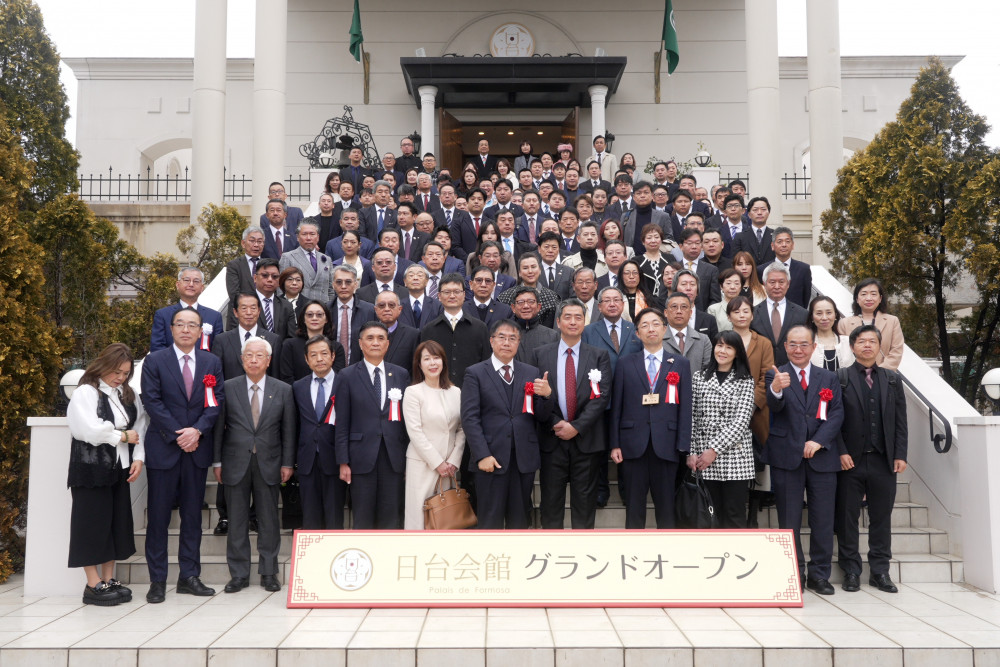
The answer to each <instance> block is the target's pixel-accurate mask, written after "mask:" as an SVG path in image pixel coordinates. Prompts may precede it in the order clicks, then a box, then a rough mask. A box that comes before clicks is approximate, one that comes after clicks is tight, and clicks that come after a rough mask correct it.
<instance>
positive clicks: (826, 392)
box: [816, 389, 833, 421]
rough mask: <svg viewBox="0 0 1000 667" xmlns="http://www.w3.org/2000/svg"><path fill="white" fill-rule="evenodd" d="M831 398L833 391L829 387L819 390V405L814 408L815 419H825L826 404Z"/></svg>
mask: <svg viewBox="0 0 1000 667" xmlns="http://www.w3.org/2000/svg"><path fill="white" fill-rule="evenodd" d="M832 400H833V392H832V391H831V390H830V389H820V390H819V407H818V408H816V419H820V420H822V421H826V411H827V406H828V405H829V404H830V401H832Z"/></svg>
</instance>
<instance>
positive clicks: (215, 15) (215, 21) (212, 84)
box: [191, 0, 226, 224]
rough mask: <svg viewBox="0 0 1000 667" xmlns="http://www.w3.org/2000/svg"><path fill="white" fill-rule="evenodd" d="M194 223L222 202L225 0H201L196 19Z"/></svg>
mask: <svg viewBox="0 0 1000 667" xmlns="http://www.w3.org/2000/svg"><path fill="white" fill-rule="evenodd" d="M194 25H195V28H194V92H193V95H192V114H193V121H192V122H193V126H192V128H191V224H195V223H196V222H197V221H198V215H199V214H200V213H201V209H202V208H204V207H205V205H206V204H209V203H222V195H223V191H224V183H223V166H224V165H225V153H226V0H198V4H197V5H196V7H195V20H194Z"/></svg>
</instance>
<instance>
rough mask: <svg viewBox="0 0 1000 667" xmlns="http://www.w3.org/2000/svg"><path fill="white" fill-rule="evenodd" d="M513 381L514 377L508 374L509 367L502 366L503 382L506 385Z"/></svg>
mask: <svg viewBox="0 0 1000 667" xmlns="http://www.w3.org/2000/svg"><path fill="white" fill-rule="evenodd" d="M513 379H514V376H512V375H511V374H510V366H504V367H503V381H504V382H506V383H507V384H510V383H511V381H512V380H513Z"/></svg>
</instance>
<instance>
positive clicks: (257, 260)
mask: <svg viewBox="0 0 1000 667" xmlns="http://www.w3.org/2000/svg"><path fill="white" fill-rule="evenodd" d="M259 261H260V257H251V258H250V263H251V264H253V267H251V269H250V273H251V274H254V273H257V262H259Z"/></svg>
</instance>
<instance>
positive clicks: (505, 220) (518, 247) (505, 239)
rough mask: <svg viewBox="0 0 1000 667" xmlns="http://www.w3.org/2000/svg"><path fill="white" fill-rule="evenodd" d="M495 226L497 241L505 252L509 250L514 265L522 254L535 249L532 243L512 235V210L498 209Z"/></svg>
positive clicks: (513, 228)
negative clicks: (497, 233)
mask: <svg viewBox="0 0 1000 667" xmlns="http://www.w3.org/2000/svg"><path fill="white" fill-rule="evenodd" d="M496 226H497V230H498V231H499V232H500V238H499V239H497V243H499V244H500V247H502V248H503V249H504V251H505V252H509V253H510V254H511V255H512V256H513V258H514V264H515V265H516V264H517V262H518V261H519V260H520V259H521V255H522V254H524V253H526V252H531V251H533V250H535V244H534V243H530V242H528V241H521V240H519V239H518V238H516V237H515V236H514V230H515V227H514V213H513V212H512V211H500V212H499V213H498V214H497V219H496Z"/></svg>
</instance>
